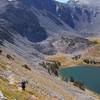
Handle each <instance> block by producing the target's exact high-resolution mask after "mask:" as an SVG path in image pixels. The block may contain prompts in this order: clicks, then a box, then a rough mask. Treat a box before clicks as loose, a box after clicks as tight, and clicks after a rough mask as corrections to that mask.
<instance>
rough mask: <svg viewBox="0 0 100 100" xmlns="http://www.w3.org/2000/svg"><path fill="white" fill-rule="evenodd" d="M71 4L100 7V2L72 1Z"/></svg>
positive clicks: (95, 0) (88, 0) (90, 0)
mask: <svg viewBox="0 0 100 100" xmlns="http://www.w3.org/2000/svg"><path fill="white" fill-rule="evenodd" d="M69 3H71V4H72V3H76V4H79V5H89V6H92V7H93V6H100V0H70V1H69Z"/></svg>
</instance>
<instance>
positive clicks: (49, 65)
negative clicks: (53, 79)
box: [40, 61, 61, 76]
mask: <svg viewBox="0 0 100 100" xmlns="http://www.w3.org/2000/svg"><path fill="white" fill-rule="evenodd" d="M40 65H41V66H42V67H43V68H45V69H46V70H47V71H48V73H49V74H50V75H51V74H54V75H55V76H58V70H59V66H61V63H60V62H57V61H46V62H42V63H40Z"/></svg>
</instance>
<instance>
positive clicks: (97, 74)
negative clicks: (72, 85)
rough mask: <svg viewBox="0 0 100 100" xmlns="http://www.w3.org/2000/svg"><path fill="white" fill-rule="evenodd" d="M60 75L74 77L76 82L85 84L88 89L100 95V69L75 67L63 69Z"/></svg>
mask: <svg viewBox="0 0 100 100" xmlns="http://www.w3.org/2000/svg"><path fill="white" fill-rule="evenodd" d="M59 74H60V75H61V76H64V77H65V78H70V77H73V78H74V80H76V81H80V82H82V83H84V85H85V86H86V88H88V89H90V90H92V91H94V92H96V93H99V94H100V68H99V67H95V66H94V67H93V66H92V67H90V66H74V67H71V68H62V69H60V70H59Z"/></svg>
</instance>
